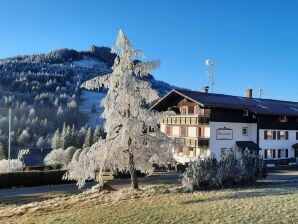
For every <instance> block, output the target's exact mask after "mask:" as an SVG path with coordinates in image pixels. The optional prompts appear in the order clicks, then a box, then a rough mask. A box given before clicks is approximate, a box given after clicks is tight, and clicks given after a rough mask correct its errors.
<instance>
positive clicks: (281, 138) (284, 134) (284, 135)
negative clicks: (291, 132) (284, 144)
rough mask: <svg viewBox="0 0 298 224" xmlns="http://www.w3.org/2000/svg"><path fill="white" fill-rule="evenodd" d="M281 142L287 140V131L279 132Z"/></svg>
mask: <svg viewBox="0 0 298 224" xmlns="http://www.w3.org/2000/svg"><path fill="white" fill-rule="evenodd" d="M279 136H280V140H286V131H279Z"/></svg>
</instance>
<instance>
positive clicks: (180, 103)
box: [151, 87, 298, 165]
mask: <svg viewBox="0 0 298 224" xmlns="http://www.w3.org/2000/svg"><path fill="white" fill-rule="evenodd" d="M151 110H156V111H159V112H162V111H172V112H171V113H168V114H171V115H167V116H166V117H165V118H164V119H163V120H162V122H161V126H160V128H161V131H162V132H164V133H166V134H167V135H168V136H171V137H175V138H180V139H181V140H182V142H183V147H181V148H177V149H173V153H174V157H175V159H176V161H177V162H178V163H181V164H185V163H188V162H190V161H191V160H193V159H194V158H196V157H197V156H198V155H209V154H210V153H213V154H214V155H215V156H216V157H217V158H219V157H220V156H221V154H223V153H226V152H227V150H234V151H235V152H236V153H241V152H242V151H243V150H249V151H250V153H255V154H259V155H260V156H262V157H263V159H264V160H265V161H266V163H267V164H272V165H281V164H289V163H296V161H297V162H298V103H297V102H289V101H280V100H272V99H260V98H253V97H252V89H248V90H247V91H246V96H245V97H238V96H231V95H224V94H213V93H209V92H208V87H205V89H204V91H202V92H198V91H190V90H180V89H179V90H178V89H173V90H172V91H170V92H169V93H168V94H167V95H165V96H164V97H163V98H162V99H160V100H159V101H158V102H157V103H156V104H154V105H153V106H152V107H151Z"/></svg>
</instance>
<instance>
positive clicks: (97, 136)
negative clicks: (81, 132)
mask: <svg viewBox="0 0 298 224" xmlns="http://www.w3.org/2000/svg"><path fill="white" fill-rule="evenodd" d="M99 139H100V127H99V126H98V125H96V127H95V129H94V133H93V143H95V142H97V141H98V140H99Z"/></svg>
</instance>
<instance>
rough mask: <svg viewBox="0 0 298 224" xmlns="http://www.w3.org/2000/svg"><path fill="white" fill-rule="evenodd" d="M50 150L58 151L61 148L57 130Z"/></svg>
mask: <svg viewBox="0 0 298 224" xmlns="http://www.w3.org/2000/svg"><path fill="white" fill-rule="evenodd" d="M51 147H52V149H59V148H60V147H61V138H60V131H59V129H57V130H56V131H55V133H54V135H53V137H52V142H51Z"/></svg>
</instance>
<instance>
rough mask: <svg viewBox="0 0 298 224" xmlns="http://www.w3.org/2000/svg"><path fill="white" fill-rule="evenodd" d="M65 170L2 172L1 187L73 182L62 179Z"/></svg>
mask: <svg viewBox="0 0 298 224" xmlns="http://www.w3.org/2000/svg"><path fill="white" fill-rule="evenodd" d="M65 172H66V171H65V170H51V171H26V172H8V173H0V188H11V187H32V186H42V185H52V184H63V183H73V181H67V180H62V176H63V175H64V173H65Z"/></svg>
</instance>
